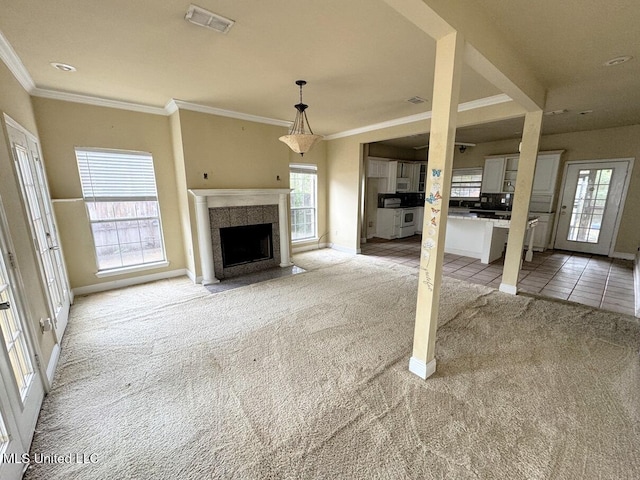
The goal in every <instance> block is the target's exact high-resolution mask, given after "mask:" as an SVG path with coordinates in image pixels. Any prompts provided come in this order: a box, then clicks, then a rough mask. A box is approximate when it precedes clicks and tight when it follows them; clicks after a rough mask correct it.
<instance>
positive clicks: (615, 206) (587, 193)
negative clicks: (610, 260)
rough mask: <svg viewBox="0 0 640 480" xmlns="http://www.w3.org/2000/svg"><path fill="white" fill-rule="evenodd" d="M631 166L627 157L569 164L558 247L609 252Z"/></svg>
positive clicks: (606, 253) (604, 253) (556, 243)
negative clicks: (616, 159) (618, 159)
mask: <svg viewBox="0 0 640 480" xmlns="http://www.w3.org/2000/svg"><path fill="white" fill-rule="evenodd" d="M628 170H629V162H628V161H627V160H620V161H608V162H584V163H572V164H569V165H568V168H567V172H566V176H565V183H564V189H563V191H564V193H563V195H562V203H561V206H560V212H559V213H560V217H559V219H558V230H557V234H556V241H555V248H559V249H562V250H571V251H575V252H584V253H593V254H598V255H608V254H609V251H610V249H611V243H612V241H613V235H614V232H615V231H616V226H617V223H618V222H619V218H618V216H619V215H620V213H621V212H620V209H619V206H620V201H621V200H622V195H623V191H624V185H625V181H626V177H627V172H628Z"/></svg>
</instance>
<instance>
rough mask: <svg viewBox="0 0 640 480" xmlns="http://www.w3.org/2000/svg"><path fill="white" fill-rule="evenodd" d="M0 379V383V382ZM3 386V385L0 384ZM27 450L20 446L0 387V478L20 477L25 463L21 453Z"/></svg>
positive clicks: (16, 478) (14, 425) (7, 403)
mask: <svg viewBox="0 0 640 480" xmlns="http://www.w3.org/2000/svg"><path fill="white" fill-rule="evenodd" d="M1 380H2V379H0V384H2V381H1ZM0 386H1V387H4V385H0ZM26 453H28V450H27V449H25V448H24V447H23V446H22V442H21V440H20V435H19V434H18V427H17V426H16V423H15V419H14V418H13V414H12V413H11V408H9V400H8V398H7V395H6V393H5V391H4V390H3V389H2V388H0V478H2V479H3V480H5V479H6V480H18V479H20V478H22V473H23V471H24V467H25V465H23V464H22V455H24V454H26Z"/></svg>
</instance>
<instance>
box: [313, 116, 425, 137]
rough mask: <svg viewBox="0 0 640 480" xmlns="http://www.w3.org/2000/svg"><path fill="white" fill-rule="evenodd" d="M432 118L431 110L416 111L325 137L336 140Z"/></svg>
mask: <svg viewBox="0 0 640 480" xmlns="http://www.w3.org/2000/svg"><path fill="white" fill-rule="evenodd" d="M430 118H431V111H428V112H424V113H416V114H415V115H409V116H408V117H401V118H395V119H393V120H387V121H386V122H380V123H374V124H372V125H367V126H366V127H359V128H353V129H351V130H345V131H344V132H338V133H334V134H332V135H327V136H326V137H324V139H325V140H335V139H337V138H344V137H351V136H353V135H359V134H360V133H367V132H374V131H376V130H382V129H383V128H389V127H397V126H399V125H406V124H407V123H414V122H419V121H421V120H428V119H430Z"/></svg>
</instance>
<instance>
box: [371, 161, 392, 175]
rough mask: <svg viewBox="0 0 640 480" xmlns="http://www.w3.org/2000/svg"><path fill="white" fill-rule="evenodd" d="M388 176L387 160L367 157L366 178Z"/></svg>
mask: <svg viewBox="0 0 640 480" xmlns="http://www.w3.org/2000/svg"><path fill="white" fill-rule="evenodd" d="M388 176H389V160H387V159H384V160H383V159H379V158H374V157H369V159H368V162H367V178H387V177H388Z"/></svg>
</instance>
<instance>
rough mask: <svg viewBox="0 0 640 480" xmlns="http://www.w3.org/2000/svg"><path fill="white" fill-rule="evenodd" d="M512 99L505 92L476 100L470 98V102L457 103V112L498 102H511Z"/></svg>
mask: <svg viewBox="0 0 640 480" xmlns="http://www.w3.org/2000/svg"><path fill="white" fill-rule="evenodd" d="M512 101H513V99H512V98H511V97H510V96H509V95H507V94H506V93H501V94H499V95H494V96H492V97H484V98H479V99H478V100H471V101H470V102H465V103H461V104H460V105H458V112H466V111H467V110H474V109H476V108H483V107H490V106H492V105H498V104H500V103H507V102H512Z"/></svg>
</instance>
